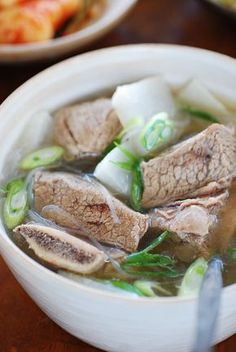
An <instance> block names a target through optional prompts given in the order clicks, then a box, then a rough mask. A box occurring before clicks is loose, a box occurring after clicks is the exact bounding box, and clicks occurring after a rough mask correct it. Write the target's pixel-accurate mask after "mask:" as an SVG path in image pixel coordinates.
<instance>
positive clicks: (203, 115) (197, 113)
mask: <svg viewBox="0 0 236 352" xmlns="http://www.w3.org/2000/svg"><path fill="white" fill-rule="evenodd" d="M181 111H182V112H184V113H187V114H188V115H190V116H191V117H194V118H197V119H201V120H204V121H208V122H212V123H219V120H218V119H217V118H216V117H215V116H213V115H211V114H209V113H208V112H206V111H201V110H197V109H194V108H191V107H184V108H181Z"/></svg>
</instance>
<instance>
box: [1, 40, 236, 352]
mask: <svg viewBox="0 0 236 352" xmlns="http://www.w3.org/2000/svg"><path fill="white" fill-rule="evenodd" d="M157 74H162V75H163V77H164V79H165V80H166V81H167V82H168V83H169V84H170V85H171V87H172V88H173V89H176V88H178V87H180V86H182V85H183V84H185V83H186V82H187V81H188V80H189V79H190V78H192V77H197V78H199V79H200V80H201V81H202V82H204V84H205V85H206V86H207V87H208V88H209V89H211V90H212V92H213V93H214V94H216V95H217V97H218V98H219V99H222V100H223V101H224V102H225V103H226V104H228V105H230V107H231V108H232V109H234V110H235V111H236V61H235V60H234V59H231V58H229V57H227V56H224V55H221V54H217V53H213V52H210V51H207V50H202V49H194V48H190V47H183V46H175V45H152V44H146V45H129V46H120V47H114V48H108V49H102V50H97V51H94V52H90V53H86V54H83V55H79V56H76V57H74V58H71V59H68V60H66V61H63V62H61V63H59V64H57V65H55V66H53V67H51V68H49V69H47V70H45V71H43V72H42V73H40V74H38V75H37V76H35V77H34V78H32V79H30V80H29V81H28V82H26V83H25V84H24V85H23V86H21V87H20V88H18V89H17V90H16V91H15V92H14V93H13V94H12V95H10V96H9V97H8V98H7V99H6V100H5V102H4V103H3V104H2V105H1V107H0V136H1V137H2V138H1V139H0V149H1V153H0V181H1V183H2V182H3V179H4V178H5V179H6V178H7V175H8V173H10V172H11V174H12V172H13V170H12V167H13V161H14V158H15V157H16V156H17V151H18V152H19V150H18V149H19V148H18V149H17V143H19V138H20V136H21V134H22V132H23V131H24V129H26V128H27V124H28V121H29V120H30V119H32V118H34V117H35V114H36V113H38V112H39V111H42V110H46V111H51V112H52V111H54V110H56V109H58V108H59V107H61V106H63V105H65V104H69V103H71V102H74V101H76V100H82V99H85V98H86V97H88V96H93V95H95V94H99V93H100V94H102V93H103V92H105V91H108V90H110V89H114V88H115V87H116V86H117V85H119V84H123V83H126V82H131V81H135V80H138V79H141V78H144V77H147V76H151V75H157ZM18 145H19V144H18ZM15 166H16V164H15ZM0 252H1V255H2V257H3V258H4V260H5V261H6V263H7V265H8V266H9V268H10V270H11V271H12V273H13V274H14V275H15V277H16V279H17V280H18V281H19V282H20V283H21V285H22V286H23V287H24V289H25V291H26V292H27V293H28V294H29V295H30V296H31V297H32V299H33V300H34V301H35V302H36V303H37V305H38V306H39V307H40V308H41V309H42V310H43V311H44V312H45V313H46V314H47V315H48V316H49V317H50V318H51V319H52V320H54V321H55V322H56V323H57V324H59V325H60V326H61V327H62V328H64V329H65V330H66V331H68V332H70V333H71V334H72V335H74V336H76V337H78V338H80V339H81V340H83V341H86V342H88V343H90V344H92V345H94V346H96V347H98V348H101V349H103V350H105V351H110V352H127V351H128V352H144V351H145V352H157V351H158V352H172V351H175V352H189V351H190V350H191V347H192V345H193V341H194V337H195V329H196V312H197V299H192V298H191V299H188V298H178V297H167V298H161V297H160V298H156V299H150V298H138V299H135V298H132V297H126V296H121V295H117V294H115V293H110V292H107V291H101V290H97V289H94V288H90V287H87V286H84V285H81V284H79V283H75V282H73V281H71V280H69V279H67V278H64V277H61V276H59V275H58V274H56V273H54V272H52V271H50V270H48V269H47V268H45V267H44V266H42V265H40V264H38V263H37V262H36V261H34V260H33V259H31V258H30V257H29V256H28V255H26V254H25V253H24V252H23V251H21V250H20V249H19V248H18V247H17V246H16V245H15V244H14V243H13V241H12V239H11V238H10V237H9V235H8V234H7V232H6V230H5V228H4V226H3V223H2V221H1V220H0ZM235 297H236V284H235V285H231V286H228V287H226V288H224V290H223V295H222V303H221V307H220V316H219V324H218V328H217V332H216V335H215V341H214V342H215V343H217V342H220V341H222V340H224V339H226V338H227V337H229V336H231V335H233V334H234V333H235V332H236V304H235ZM9 314H15V313H14V310H13V311H12V312H11V313H9ZM0 349H1V348H0Z"/></svg>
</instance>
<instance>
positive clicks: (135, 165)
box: [111, 143, 143, 210]
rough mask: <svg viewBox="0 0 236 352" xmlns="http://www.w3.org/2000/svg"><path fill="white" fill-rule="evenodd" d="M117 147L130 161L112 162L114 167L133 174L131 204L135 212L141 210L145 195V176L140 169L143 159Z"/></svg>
mask: <svg viewBox="0 0 236 352" xmlns="http://www.w3.org/2000/svg"><path fill="white" fill-rule="evenodd" d="M116 147H117V148H119V150H120V151H121V152H122V153H123V154H124V155H125V157H126V158H127V159H128V161H111V162H112V163H113V164H114V165H116V166H117V167H119V168H120V169H123V170H125V171H129V172H131V173H132V176H133V179H132V184H131V194H130V197H131V204H132V206H133V208H134V209H135V210H140V208H141V207H140V203H141V199H142V194H143V176H142V171H141V168H140V163H141V161H142V160H141V159H139V158H137V157H136V156H135V155H133V153H132V152H131V151H129V150H128V149H127V148H125V147H124V146H122V145H119V144H117V143H116Z"/></svg>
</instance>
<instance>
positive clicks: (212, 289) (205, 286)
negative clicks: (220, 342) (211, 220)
mask: <svg viewBox="0 0 236 352" xmlns="http://www.w3.org/2000/svg"><path fill="white" fill-rule="evenodd" d="M223 267H224V265H223V262H222V260H221V259H220V257H218V256H215V257H213V258H212V259H211V260H210V262H209V265H208V269H207V271H206V274H205V276H204V279H203V282H202V285H201V289H200V293H199V299H198V327H197V334H196V340H195V344H194V348H193V351H192V352H210V351H212V350H213V349H212V343H213V338H214V333H215V329H216V325H217V317H218V313H219V306H220V300H221V292H222V287H223V279H222V271H223Z"/></svg>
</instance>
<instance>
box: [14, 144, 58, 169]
mask: <svg viewBox="0 0 236 352" xmlns="http://www.w3.org/2000/svg"><path fill="white" fill-rule="evenodd" d="M63 154H64V149H63V148H61V147H58V146H53V147H47V148H42V149H39V150H37V151H35V152H33V153H31V154H29V155H27V156H26V157H25V158H24V159H23V160H22V161H21V162H20V168H21V169H22V170H32V169H35V168H37V167H42V166H49V165H52V164H55V163H56V162H57V161H59V160H60V159H61V158H62V156H63Z"/></svg>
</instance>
